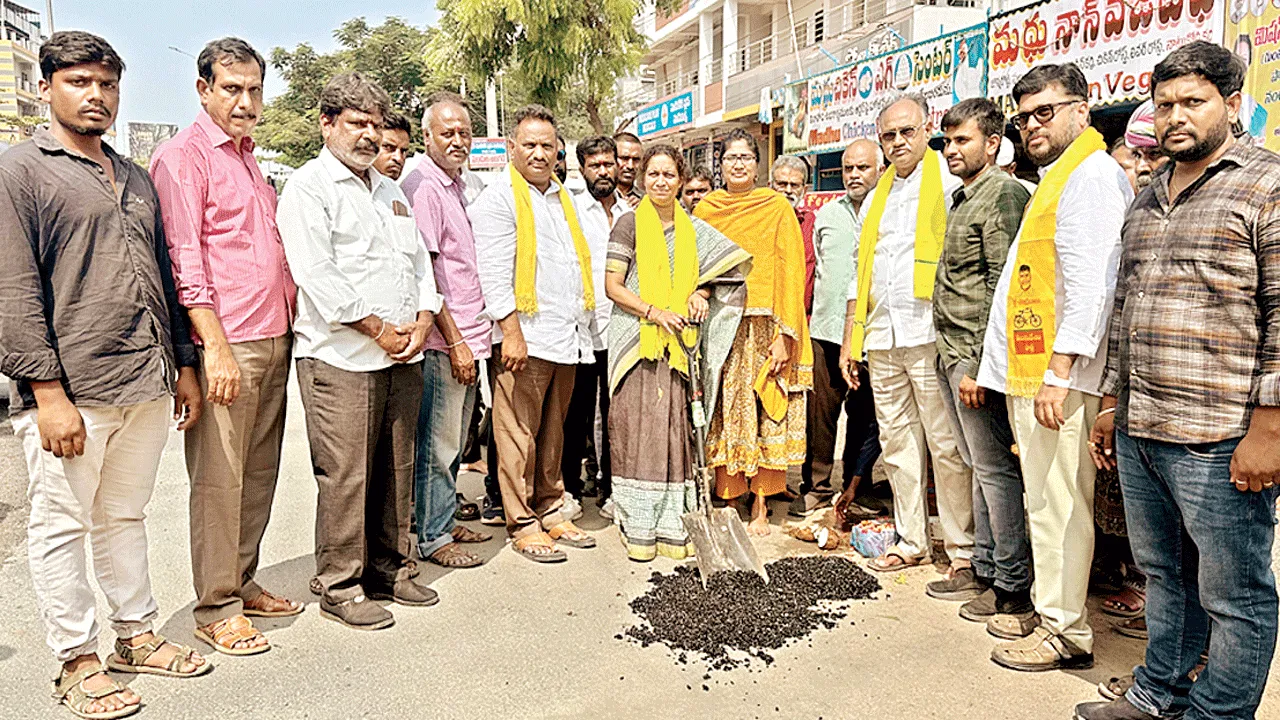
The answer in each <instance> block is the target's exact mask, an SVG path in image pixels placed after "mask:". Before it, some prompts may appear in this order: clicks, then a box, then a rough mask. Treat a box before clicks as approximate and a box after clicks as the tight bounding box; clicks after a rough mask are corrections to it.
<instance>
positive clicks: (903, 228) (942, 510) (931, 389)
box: [840, 95, 980, 594]
mask: <svg viewBox="0 0 1280 720" xmlns="http://www.w3.org/2000/svg"><path fill="white" fill-rule="evenodd" d="M876 126H877V130H878V131H879V137H880V145H881V147H882V149H883V150H884V154H885V157H887V158H888V159H889V160H890V161H891V162H892V163H893V165H892V166H891V167H890V168H889V169H888V170H886V171H885V173H884V174H883V175H882V176H881V178H880V180H879V181H878V182H877V183H876V186H875V189H874V191H873V192H872V195H871V203H870V208H869V209H867V210H866V215H865V217H864V218H863V224H862V229H861V233H860V236H859V239H858V245H857V250H856V251H855V258H854V259H855V264H854V269H853V280H852V282H851V283H850V285H849V293H848V304H847V306H846V315H845V329H844V344H843V347H842V348H841V351H840V369H841V372H842V374H843V375H844V378H845V382H846V383H848V384H849V387H850V388H851V389H853V390H857V389H858V387H859V385H860V380H859V368H858V363H860V362H861V361H862V358H863V351H864V350H865V351H866V358H867V366H868V371H869V375H870V379H871V393H872V396H873V397H874V399H875V408H876V419H877V421H878V422H879V424H880V444H881V446H882V449H883V456H882V457H883V458H884V461H885V465H886V466H887V468H888V471H889V483H890V485H892V486H893V514H894V523H895V525H896V526H897V531H898V535H899V538H900V539H899V541H898V543H897V544H895V545H894V546H893V547H890V548H889V549H888V550H886V552H885V553H884V555H882V556H880V557H878V558H875V559H874V560H872V562H871V564H870V566H871V568H872V569H873V570H876V571H878V572H898V571H901V570H903V569H906V568H909V567H914V566H917V565H920V564H922V563H924V562H926V561H927V560H928V559H929V554H930V552H929V551H930V546H931V543H930V541H929V527H928V521H929V511H928V506H927V497H926V491H925V489H926V483H927V476H926V475H925V451H926V443H927V448H928V451H929V452H930V453H932V455H933V468H934V477H935V480H936V486H937V498H938V515H939V516H940V518H941V522H942V534H943V536H944V538H945V540H946V548H947V555H948V556H949V557H950V559H951V567H952V573H953V574H955V573H959V571H960V570H962V569H964V568H968V567H969V566H970V557H971V556H972V555H973V486H972V480H971V475H970V472H969V470H968V469H967V468H966V467H965V465H964V461H963V459H962V458H961V457H960V451H959V449H958V447H957V446H956V440H955V436H954V435H953V434H952V432H951V424H950V421H949V420H948V419H947V411H946V407H945V404H944V403H945V400H944V399H943V396H942V393H941V392H940V390H939V388H938V376H937V373H936V372H935V370H934V363H935V360H936V358H937V354H938V350H937V345H936V337H935V334H934V329H933V287H934V278H935V275H936V273H937V263H938V257H939V255H940V254H941V251H942V243H943V240H944V236H945V234H946V197H947V196H948V195H949V194H950V193H951V192H952V191H954V190H955V189H956V188H957V187H959V185H960V180H959V179H958V178H956V177H955V176H953V175H951V174H950V173H946V172H943V171H942V165H943V163H942V160H941V159H940V158H939V157H938V154H937V153H935V152H931V151H930V150H929V147H928V140H929V132H930V130H931V127H930V123H929V108H928V105H927V104H926V103H925V100H924V98H923V97H921V96H919V95H904V96H902V97H900V98H899V99H897V100H895V101H893V102H891V103H890V104H889V105H887V106H886V107H885V108H884V110H882V111H881V113H880V117H879V118H878V119H877V121H876ZM922 207H923V212H922ZM922 216H923V217H922ZM967 587H968V589H969V590H971V591H977V590H980V588H979V586H978V585H977V583H976V582H975V581H974V580H973V577H972V575H969V576H968V583H967ZM973 594H977V593H976V592H974V593H973Z"/></svg>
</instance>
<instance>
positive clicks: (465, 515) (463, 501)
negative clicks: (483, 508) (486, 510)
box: [453, 493, 480, 521]
mask: <svg viewBox="0 0 1280 720" xmlns="http://www.w3.org/2000/svg"><path fill="white" fill-rule="evenodd" d="M453 519H454V520H463V521H470V520H479V519H480V506H479V505H477V504H476V503H473V502H468V501H467V498H466V497H464V496H463V494H462V493H458V509H457V510H454V511H453Z"/></svg>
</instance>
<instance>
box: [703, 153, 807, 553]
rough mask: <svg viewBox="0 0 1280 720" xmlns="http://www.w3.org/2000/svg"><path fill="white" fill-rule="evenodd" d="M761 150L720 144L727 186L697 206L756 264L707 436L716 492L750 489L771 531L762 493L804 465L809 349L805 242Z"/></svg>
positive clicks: (755, 515)
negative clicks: (762, 184) (764, 167)
mask: <svg viewBox="0 0 1280 720" xmlns="http://www.w3.org/2000/svg"><path fill="white" fill-rule="evenodd" d="M759 162H760V149H759V147H758V145H757V144H756V140H755V138H753V137H752V136H751V135H750V134H748V133H747V132H745V131H743V130H734V131H733V132H731V133H729V136H728V138H727V139H726V140H725V144H724V159H723V171H724V182H725V189H724V190H717V191H715V192H712V193H710V194H709V195H707V196H706V197H705V198H703V199H702V202H700V203H698V207H697V209H696V210H694V214H695V215H696V216H697V217H699V218H701V219H703V220H705V221H706V222H707V223H708V224H710V225H711V226H712V227H714V228H716V229H717V230H719V231H720V232H722V233H724V234H725V235H726V236H727V237H728V238H729V239H730V240H732V241H733V242H735V243H737V244H738V245H739V246H741V247H742V249H743V250H746V251H747V252H749V253H751V255H752V258H753V262H752V269H751V273H750V274H749V275H748V276H747V301H746V309H745V310H744V312H743V315H744V317H743V319H742V323H741V324H740V325H739V326H738V333H737V336H736V337H735V338H734V341H733V347H732V348H731V349H730V351H729V359H728V360H727V362H726V363H725V369H724V373H723V375H722V379H721V387H722V390H721V393H720V398H719V404H718V405H717V406H716V408H715V410H714V412H713V414H712V417H711V425H710V428H709V429H708V434H707V449H708V453H709V456H710V457H709V464H710V465H711V467H714V468H715V469H716V495H717V496H719V497H721V498H724V499H726V500H732V499H734V498H737V497H739V496H741V495H742V494H744V493H746V492H747V491H748V490H750V491H751V493H752V494H753V495H754V496H755V499H754V503H753V505H752V508H751V522H750V524H749V525H748V529H749V530H750V531H751V532H752V533H753V534H755V535H768V534H769V519H768V508H767V507H766V505H765V498H766V497H768V496H769V495H775V494H778V493H781V492H783V491H785V490H786V487H787V478H786V473H787V468H788V467H789V466H792V465H801V464H803V463H804V455H805V445H806V437H805V402H806V393H807V392H808V391H809V390H810V389H812V388H813V348H812V346H811V345H810V343H809V323H808V320H807V318H806V317H805V312H804V278H805V272H804V271H805V264H804V240H803V238H802V236H801V234H800V223H799V222H797V221H796V214H795V210H794V209H792V207H791V204H790V203H789V202H787V199H786V198H785V197H783V196H782V195H779V194H778V193H776V192H774V191H773V190H770V189H768V188H757V187H756V174H757V165H758V164H759Z"/></svg>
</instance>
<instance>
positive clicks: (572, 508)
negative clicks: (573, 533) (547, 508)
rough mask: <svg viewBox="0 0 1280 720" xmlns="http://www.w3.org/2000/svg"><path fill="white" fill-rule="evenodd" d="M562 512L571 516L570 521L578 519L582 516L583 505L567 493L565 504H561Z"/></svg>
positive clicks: (568, 516) (566, 515)
mask: <svg viewBox="0 0 1280 720" xmlns="http://www.w3.org/2000/svg"><path fill="white" fill-rule="evenodd" d="M560 514H561V515H564V516H565V517H567V518H569V520H570V521H573V520H577V519H579V518H581V517H582V505H581V504H579V503H578V501H577V500H575V499H574V498H573V496H572V495H570V494H569V493H565V494H564V504H563V505H561V506H560Z"/></svg>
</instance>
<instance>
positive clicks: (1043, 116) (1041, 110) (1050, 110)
mask: <svg viewBox="0 0 1280 720" xmlns="http://www.w3.org/2000/svg"><path fill="white" fill-rule="evenodd" d="M1078 102H1084V100H1083V99H1081V98H1075V99H1073V100H1063V101H1062V102H1056V103H1049V104H1048V105H1041V106H1040V107H1038V108H1035V109H1033V110H1029V111H1027V112H1023V113H1018V114H1017V115H1014V116H1013V117H1011V118H1009V120H1010V121H1011V122H1012V123H1013V124H1014V126H1015V127H1017V128H1018V129H1019V130H1026V129H1027V125H1029V124H1030V123H1031V118H1035V119H1036V122H1037V123H1039V124H1040V125H1048V124H1049V123H1050V122H1052V121H1053V118H1054V117H1055V116H1057V114H1058V110H1060V109H1062V108H1064V107H1066V106H1068V105H1075V104H1076V103H1078Z"/></svg>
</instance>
